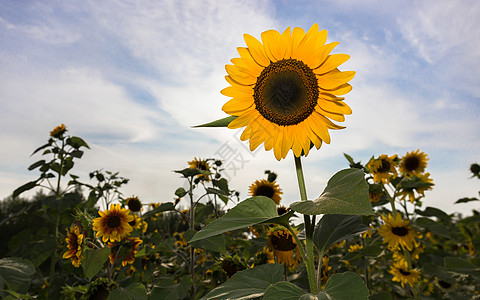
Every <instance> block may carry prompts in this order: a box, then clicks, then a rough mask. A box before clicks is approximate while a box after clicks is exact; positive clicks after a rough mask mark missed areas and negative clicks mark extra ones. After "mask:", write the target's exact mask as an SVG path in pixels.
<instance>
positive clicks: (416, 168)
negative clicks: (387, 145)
mask: <svg viewBox="0 0 480 300" xmlns="http://www.w3.org/2000/svg"><path fill="white" fill-rule="evenodd" d="M427 161H428V156H427V154H426V153H424V152H420V149H417V150H416V151H412V152H407V154H405V156H404V157H402V158H401V160H400V165H399V167H400V171H401V172H402V173H403V174H405V175H407V176H412V175H415V174H420V173H423V171H425V168H426V167H427Z"/></svg>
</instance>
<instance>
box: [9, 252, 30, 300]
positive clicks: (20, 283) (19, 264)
mask: <svg viewBox="0 0 480 300" xmlns="http://www.w3.org/2000/svg"><path fill="white" fill-rule="evenodd" d="M34 273H35V267H34V266H33V264H32V263H31V262H29V261H28V260H24V259H19V258H14V257H9V258H2V259H0V296H2V297H3V296H5V295H6V294H5V292H4V291H5V290H10V291H13V292H16V293H20V294H25V293H27V291H28V289H29V287H30V281H31V280H32V276H33V274H34Z"/></svg>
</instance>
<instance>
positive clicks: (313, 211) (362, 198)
mask: <svg viewBox="0 0 480 300" xmlns="http://www.w3.org/2000/svg"><path fill="white" fill-rule="evenodd" d="M290 208H291V209H293V210H294V211H296V212H299V213H301V214H304V215H320V214H340V215H373V210H372V205H371V204H370V199H369V197H368V184H367V182H366V181H365V177H364V173H363V171H362V170H359V169H345V170H341V171H339V172H337V173H336V174H335V175H333V177H332V178H330V180H329V181H328V183H327V187H326V188H325V190H324V191H323V193H322V194H321V195H320V197H318V198H317V199H315V200H313V201H298V202H294V203H292V204H291V205H290Z"/></svg>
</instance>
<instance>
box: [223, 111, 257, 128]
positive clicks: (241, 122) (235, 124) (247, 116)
mask: <svg viewBox="0 0 480 300" xmlns="http://www.w3.org/2000/svg"><path fill="white" fill-rule="evenodd" d="M256 115H258V112H257V111H256V110H255V109H250V110H247V111H245V112H244V113H243V114H242V115H241V116H239V117H238V118H236V119H235V120H233V121H232V122H230V124H228V128H233V129H235V128H240V127H244V126H247V125H248V124H249V123H250V122H251V120H252V119H253V118H254V117H255V116H256Z"/></svg>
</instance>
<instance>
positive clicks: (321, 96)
mask: <svg viewBox="0 0 480 300" xmlns="http://www.w3.org/2000/svg"><path fill="white" fill-rule="evenodd" d="M319 91H320V94H319V95H318V98H319V99H323V100H327V101H343V100H345V97H337V96H335V95H332V94H330V93H326V92H323V91H322V90H319ZM319 101H321V100H319Z"/></svg>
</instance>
